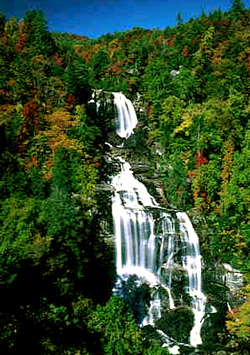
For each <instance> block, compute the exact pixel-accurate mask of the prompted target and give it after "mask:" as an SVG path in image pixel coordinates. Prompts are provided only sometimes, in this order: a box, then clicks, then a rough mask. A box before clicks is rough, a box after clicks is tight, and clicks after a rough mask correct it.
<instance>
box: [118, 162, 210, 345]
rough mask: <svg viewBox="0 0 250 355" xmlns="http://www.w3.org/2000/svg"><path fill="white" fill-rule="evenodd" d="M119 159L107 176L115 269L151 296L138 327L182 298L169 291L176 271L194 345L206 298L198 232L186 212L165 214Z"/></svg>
mask: <svg viewBox="0 0 250 355" xmlns="http://www.w3.org/2000/svg"><path fill="white" fill-rule="evenodd" d="M120 162H121V170H122V171H121V172H120V173H119V174H118V175H116V176H115V177H114V178H113V180H112V186H113V187H114V189H115V195H114V198H113V204H112V213H113V219H114V229H115V238H116V268H117V274H118V276H119V277H120V280H123V281H126V280H128V278H129V276H131V275H136V276H137V277H138V278H139V280H141V282H146V283H147V284H148V285H149V286H150V289H151V291H152V295H151V300H150V306H149V308H148V314H147V315H146V316H145V318H144V319H143V320H142V325H143V326H145V325H153V326H154V325H155V323H157V320H158V319H160V318H161V315H162V308H163V307H162V305H163V304H164V305H165V307H166V306H167V307H168V308H169V309H174V308H175V302H176V303H178V304H180V303H181V302H182V300H181V297H182V296H180V295H178V294H177V295H175V297H173V295H172V293H173V290H172V286H173V281H172V279H173V276H174V274H176V272H178V273H179V274H180V275H182V283H183V285H184V289H183V290H182V292H181V294H182V295H183V292H184V294H185V293H186V294H187V295H188V296H189V298H190V306H191V309H192V311H193V314H194V322H193V323H194V325H193V328H192V330H191V333H190V344H191V345H192V346H197V345H198V344H201V337H200V329H201V325H202V320H203V317H204V314H205V312H204V310H205V302H206V298H205V296H204V295H203V293H202V291H201V255H200V251H199V240H198V237H197V235H196V233H195V231H194V229H193V227H192V224H191V222H190V220H189V218H188V216H187V214H186V213H183V212H177V213H171V214H170V213H167V212H166V211H165V209H163V208H161V207H160V206H159V205H158V204H157V203H156V201H155V199H154V198H153V197H152V196H150V194H149V193H148V192H147V189H146V187H145V186H144V185H143V184H142V183H140V182H139V181H138V180H136V179H135V178H134V176H133V172H132V170H131V168H130V165H129V164H128V163H127V162H125V161H124V160H123V159H122V158H120ZM175 277H176V276H175ZM118 287H119V282H118V286H117V288H118ZM178 297H179V298H178Z"/></svg>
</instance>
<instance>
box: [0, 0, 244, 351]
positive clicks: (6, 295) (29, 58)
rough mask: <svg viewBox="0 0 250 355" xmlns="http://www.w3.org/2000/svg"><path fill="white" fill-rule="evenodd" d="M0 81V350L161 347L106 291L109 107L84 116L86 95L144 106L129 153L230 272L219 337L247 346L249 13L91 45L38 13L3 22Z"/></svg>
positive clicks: (234, 10)
mask: <svg viewBox="0 0 250 355" xmlns="http://www.w3.org/2000/svg"><path fill="white" fill-rule="evenodd" d="M0 72H1V77H0V137H1V147H0V153H1V158H0V171H1V175H0V176H1V182H0V186H1V188H0V197H1V199H0V207H1V208H0V210H1V212H0V221H1V223H0V241H1V243H0V269H1V282H0V294H1V299H2V302H1V306H0V319H1V320H0V330H1V333H0V351H1V352H2V353H3V354H19V353H20V351H24V352H25V353H26V354H35V353H39V354H42V355H45V354H65V355H66V354H67V355H68V354H74V355H77V354H78V355H80V354H121V355H122V354H124V355H125V354H144V353H145V354H151V355H153V354H155V355H156V354H159V355H160V354H167V353H168V352H167V350H164V348H161V347H160V346H159V344H158V343H157V341H150V340H149V338H148V337H147V335H145V332H144V331H143V330H141V329H140V328H139V327H138V325H137V324H136V322H135V319H134V318H133V315H132V313H131V312H130V311H129V310H128V308H127V305H126V304H125V303H124V302H123V301H122V300H120V299H119V298H117V297H115V296H111V295H112V288H113V284H114V278H115V266H114V258H113V254H114V250H113V247H112V246H111V245H110V244H109V243H107V241H106V240H105V238H103V235H102V232H103V228H102V225H101V221H102V220H103V219H105V218H106V219H108V218H110V206H108V207H107V209H103V206H105V204H106V202H105V200H104V199H105V198H106V196H105V193H104V194H100V193H99V192H98V189H97V187H98V186H99V184H101V182H102V181H103V180H105V179H107V175H108V171H106V164H105V156H104V153H105V148H104V142H105V140H106V138H107V136H108V134H109V133H110V131H112V128H110V122H111V119H112V112H109V111H107V112H105V113H104V114H103V115H101V118H100V117H99V118H97V117H95V114H94V113H93V110H91V108H90V107H89V105H88V102H89V100H90V99H91V94H92V90H93V89H102V90H105V91H110V92H111V91H113V92H114V91H115V92H118V91H120V92H122V93H123V94H125V95H126V96H127V97H128V98H129V99H131V101H132V102H134V103H135V104H137V106H138V107H139V108H142V111H143V112H144V115H143V117H142V118H141V120H140V117H139V123H140V124H139V126H138V127H137V130H136V139H137V140H138V142H140V143H139V144H137V145H136V143H133V142H132V143H131V144H132V146H133V144H135V147H134V159H135V160H140V159H142V160H143V157H144V156H147V160H148V161H149V162H150V163H151V173H153V171H154V170H155V169H156V170H157V172H158V173H159V176H160V178H159V179H160V185H161V189H162V192H163V195H164V197H165V200H163V201H161V203H162V204H163V205H164V204H165V205H169V206H172V207H174V208H176V209H179V210H181V211H187V212H188V214H189V216H190V217H191V218H192V220H193V223H194V225H195V228H196V230H197V233H198V235H199V239H200V244H201V250H202V255H203V257H204V258H205V259H206V260H209V261H210V262H211V263H213V262H215V261H216V262H218V261H219V262H226V263H230V264H231V265H232V266H233V267H235V268H237V269H239V270H240V271H241V272H242V273H243V275H244V280H245V283H246V287H245V288H244V289H243V290H242V291H241V292H242V294H243V296H244V297H245V298H246V299H247V302H246V303H244V304H243V305H242V306H241V307H239V308H237V309H234V310H232V311H231V312H230V314H229V316H228V317H229V318H228V319H224V320H223V322H224V323H223V324H225V322H226V321H227V329H228V331H229V333H227V330H226V328H225V329H224V328H223V332H226V334H227V335H226V336H227V341H228V344H229V343H230V344H231V345H230V346H232V347H233V349H236V350H235V351H239V354H240V353H242V352H241V351H243V350H244V351H245V350H247V349H249V342H250V328H249V320H248V318H249V315H250V305H249V296H248V290H249V286H247V285H248V284H250V259H249V251H250V198H249V196H250V170H249V169H250V168H249V166H250V116H249V115H250V86H249V77H250V10H247V9H245V8H244V5H243V4H242V3H241V1H237V0H235V1H233V5H232V7H231V9H230V11H228V12H226V13H225V12H222V11H220V10H217V11H215V12H213V13H210V14H209V15H206V14H202V15H201V16H200V17H199V18H197V19H191V20H189V21H188V22H186V23H183V22H182V20H181V18H179V20H178V23H177V24H176V26H175V27H173V28H169V27H167V28H166V29H165V30H163V31H162V30H159V29H152V30H144V29H142V28H139V27H135V28H133V29H132V30H129V31H125V32H120V33H113V34H107V35H104V36H102V37H100V38H99V39H96V40H91V39H88V38H86V37H84V36H75V35H72V34H59V33H50V32H49V31H48V30H47V27H46V19H45V18H44V14H43V13H42V12H41V11H28V12H27V13H26V15H25V17H24V19H23V20H22V21H20V22H18V19H15V18H11V19H8V20H7V19H6V18H5V16H4V15H3V14H2V15H1V16H0ZM138 114H140V110H138ZM155 151H158V152H160V154H158V155H156V154H155ZM149 176H150V174H149ZM152 189H153V188H152ZM93 280H95V282H93ZM121 322H122V324H123V327H124V332H125V333H126V337H125V336H122V335H121V334H120V333H119V331H117V327H116V324H119V323H121ZM223 326H224V325H223ZM112 337H113V338H112ZM111 338H112V341H111V340H110V339H111ZM221 346H222V345H221ZM228 346H229V345H228Z"/></svg>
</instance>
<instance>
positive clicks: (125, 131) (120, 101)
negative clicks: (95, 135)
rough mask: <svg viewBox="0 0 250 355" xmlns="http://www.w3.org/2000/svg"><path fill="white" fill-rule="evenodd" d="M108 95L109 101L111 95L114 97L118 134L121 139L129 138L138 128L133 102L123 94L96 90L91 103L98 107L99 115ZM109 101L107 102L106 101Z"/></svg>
mask: <svg viewBox="0 0 250 355" xmlns="http://www.w3.org/2000/svg"><path fill="white" fill-rule="evenodd" d="M107 94H108V97H109V99H108V101H111V100H112V99H111V100H110V97H112V96H111V95H113V100H114V106H115V111H116V115H115V116H116V117H115V126H116V133H117V134H118V135H119V136H120V137H121V138H128V137H129V136H130V135H131V134H133V130H134V128H135V127H136V125H137V123H138V120H137V116H136V113H135V109H134V106H133V104H132V102H131V101H130V100H129V99H127V98H126V96H125V95H123V94H122V93H121V92H106V91H103V90H94V91H93V93H92V99H91V100H90V101H89V104H90V103H93V104H95V105H96V111H97V113H99V112H100V109H101V102H102V100H103V99H105V96H106V95H107ZM106 101H107V100H106Z"/></svg>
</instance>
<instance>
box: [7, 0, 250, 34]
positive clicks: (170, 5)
mask: <svg viewBox="0 0 250 355" xmlns="http://www.w3.org/2000/svg"><path fill="white" fill-rule="evenodd" d="M244 3H245V6H246V7H247V8H249V6H250V0H245V1H244ZM230 6H231V0H178V1H177V0H82V1H81V0H0V12H3V13H4V14H5V15H6V17H7V18H10V17H11V16H16V17H17V18H18V19H21V18H22V17H23V15H24V14H25V12H26V11H27V10H28V9H35V8H38V9H41V10H43V11H44V13H45V14H46V19H47V24H48V28H49V30H51V31H59V32H68V33H75V34H80V35H85V36H88V37H90V38H97V37H99V36H101V35H102V34H105V33H112V32H115V31H124V30H127V29H131V28H133V27H134V26H140V27H143V28H161V29H164V28H166V27H167V26H173V25H175V23H176V20H175V17H176V14H177V13H178V12H180V13H181V14H182V17H183V19H184V21H187V20H188V19H189V18H190V17H194V18H195V17H198V16H200V14H201V12H202V9H204V11H205V12H206V13H208V12H211V11H213V10H215V9H218V8H219V7H220V8H221V9H222V10H223V11H226V10H228V9H229V8H230Z"/></svg>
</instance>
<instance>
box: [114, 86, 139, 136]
mask: <svg viewBox="0 0 250 355" xmlns="http://www.w3.org/2000/svg"><path fill="white" fill-rule="evenodd" d="M113 95H114V104H115V107H116V109H117V119H116V123H117V129H116V132H117V133H118V134H119V136H120V137H122V138H128V137H129V136H130V135H131V134H132V133H133V129H134V128H135V127H136V125H137V123H138V121H137V116H136V113H135V109H134V106H133V105H132V102H131V101H130V100H128V99H127V98H126V97H125V96H124V95H123V94H122V93H120V92H113Z"/></svg>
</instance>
